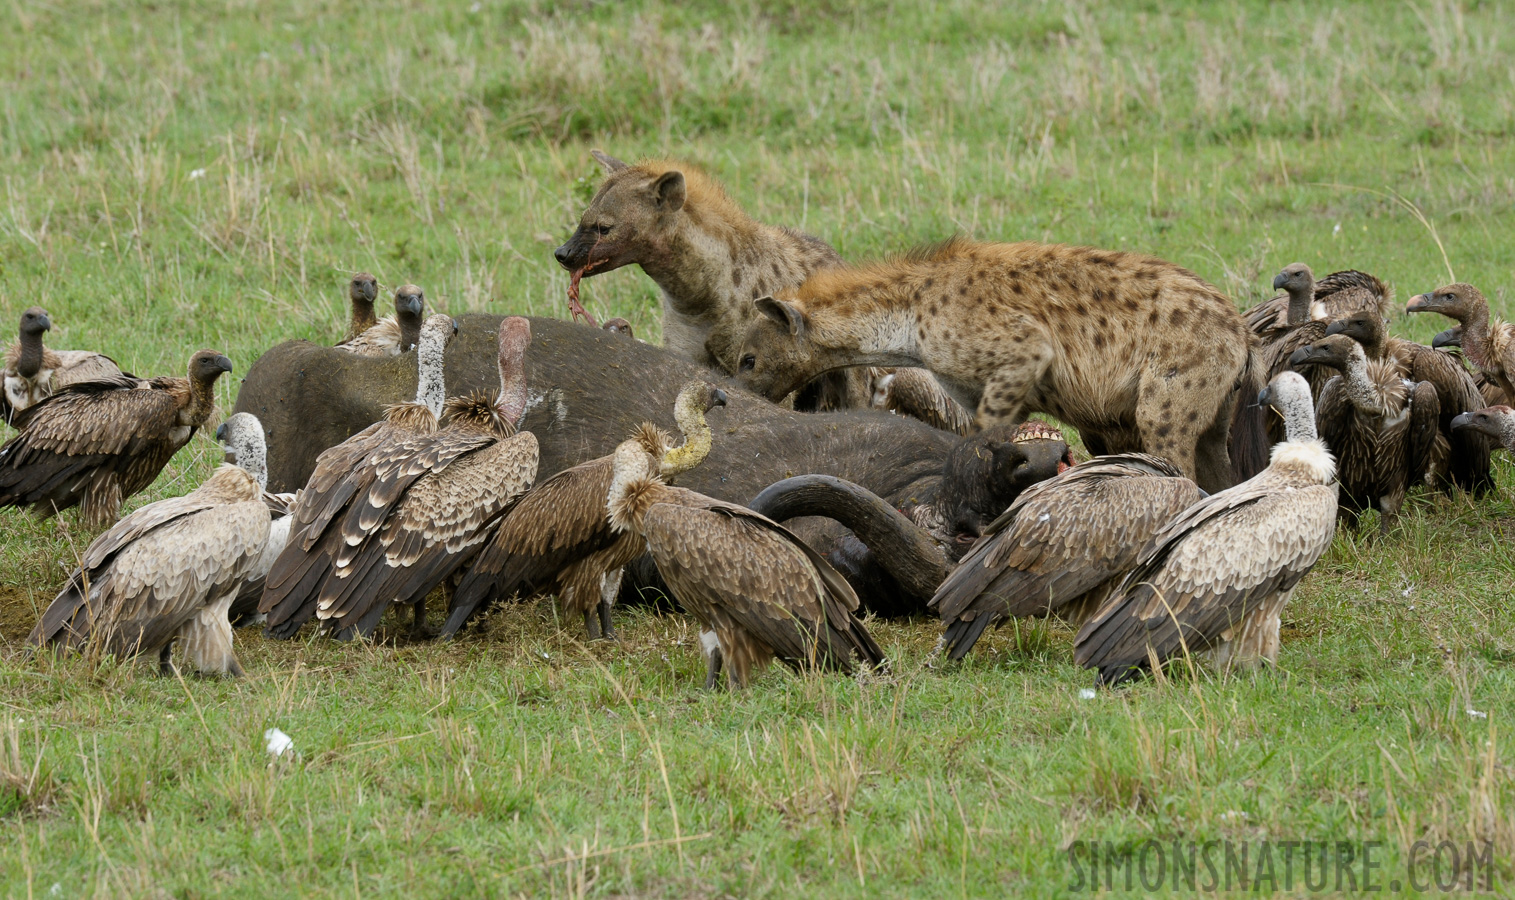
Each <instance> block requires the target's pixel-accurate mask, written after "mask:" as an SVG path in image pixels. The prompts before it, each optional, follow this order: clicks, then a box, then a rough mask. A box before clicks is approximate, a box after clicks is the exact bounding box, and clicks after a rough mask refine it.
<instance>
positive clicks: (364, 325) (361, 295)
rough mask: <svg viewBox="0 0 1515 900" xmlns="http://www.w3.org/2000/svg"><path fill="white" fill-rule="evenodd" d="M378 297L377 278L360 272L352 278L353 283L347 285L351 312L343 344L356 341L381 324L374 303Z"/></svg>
mask: <svg viewBox="0 0 1515 900" xmlns="http://www.w3.org/2000/svg"><path fill="white" fill-rule="evenodd" d="M378 296H379V280H378V279H377V278H374V277H373V276H372V275H370V274H368V273H367V272H359V273H358V274H356V275H354V276H353V277H352V282H351V283H349V284H348V285H347V299H348V301H349V304H350V310H351V311H350V313H349V316H348V320H347V334H346V335H344V336H343V338H342V343H344V344H345V343H347V342H348V341H352V340H356V339H357V337H358V335H360V334H362V333H363V332H365V331H367V330H368V329H370V328H372V327H374V326H375V325H377V324H379V319H378V317H377V316H375V315H374V311H373V303H374V300H376V299H378ZM338 346H341V345H340V344H339V345H338Z"/></svg>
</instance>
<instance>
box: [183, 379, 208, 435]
mask: <svg viewBox="0 0 1515 900" xmlns="http://www.w3.org/2000/svg"><path fill="white" fill-rule="evenodd" d="M214 385H215V379H207V378H201V377H199V376H197V375H190V376H189V404H188V405H187V406H185V407H184V411H183V412H181V413H179V421H180V422H181V423H183V424H186V425H195V426H200V425H204V424H205V422H206V420H208V419H209V418H210V414H211V412H213V411H214V410H215V408H216V394H215V390H214V387H213V386H214Z"/></svg>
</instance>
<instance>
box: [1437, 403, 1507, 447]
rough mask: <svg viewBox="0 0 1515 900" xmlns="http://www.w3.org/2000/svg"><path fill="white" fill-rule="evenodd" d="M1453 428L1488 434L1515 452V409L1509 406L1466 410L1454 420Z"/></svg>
mask: <svg viewBox="0 0 1515 900" xmlns="http://www.w3.org/2000/svg"><path fill="white" fill-rule="evenodd" d="M1452 430H1453V431H1468V430H1471V431H1477V432H1479V433H1480V434H1486V435H1488V436H1489V437H1491V438H1493V439H1494V440H1496V441H1498V442H1499V444H1500V446H1502V447H1504V448H1505V449H1506V450H1508V451H1510V452H1511V453H1515V409H1511V408H1510V407H1508V406H1489V407H1485V408H1483V409H1478V410H1474V411H1473V412H1465V413H1463V414H1462V415H1460V416H1458V417H1457V418H1455V419H1453V420H1452Z"/></svg>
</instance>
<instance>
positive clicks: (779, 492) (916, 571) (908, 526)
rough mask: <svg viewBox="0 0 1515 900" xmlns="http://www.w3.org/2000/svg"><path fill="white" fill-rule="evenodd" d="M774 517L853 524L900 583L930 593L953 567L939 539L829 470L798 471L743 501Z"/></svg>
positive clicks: (876, 557)
mask: <svg viewBox="0 0 1515 900" xmlns="http://www.w3.org/2000/svg"><path fill="white" fill-rule="evenodd" d="M747 505H748V507H750V508H751V509H752V510H753V511H754V512H757V513H760V514H762V515H765V516H767V517H768V518H770V519H773V520H774V521H776V522H783V521H785V520H787V519H795V518H799V517H800V516H823V517H825V518H828V519H833V520H835V521H837V522H840V523H841V524H842V525H845V526H846V527H847V528H849V529H851V531H852V533H853V534H855V535H857V538H858V540H860V541H862V542H863V543H864V544H866V545H867V547H868V549H869V550H872V551H873V558H874V559H875V560H876V561H877V562H878V564H879V565H880V566H882V567H883V568H884V570H885V571H887V572H888V573H889V574H890V575H892V576H894V580H895V581H898V582H899V583H900V585H902V586H903V587H905V588H906V589H908V590H910V591H911V592H912V593H915V594H917V595H919V596H921V597H930V596H931V595H933V594H935V593H936V589H937V588H938V587H940V586H941V583H942V580H943V579H945V578H946V577H947V573H948V572H949V571H951V568H952V567H951V565H950V564H949V563H948V562H947V558H946V556H945V555H944V554H943V553H942V550H941V548H940V547H939V546H938V545H937V542H936V541H935V540H934V539H932V537H931V535H930V534H928V533H927V532H926V531H925V529H923V528H921V527H920V526H919V525H916V524H915V523H914V522H912V521H910V520H909V519H907V518H905V516H904V514H903V513H901V512H900V511H899V510H897V509H895V508H894V507H893V506H890V505H889V503H888V502H887V501H885V500H884V499H883V498H881V497H879V496H878V495H877V494H874V493H873V492H871V491H869V490H868V489H867V488H864V487H862V486H860V485H856V484H853V483H852V482H850V481H844V480H842V479H840V478H835V477H833V476H830V475H796V476H794V477H793V478H786V479H784V480H783V481H779V482H775V483H773V484H771V485H769V486H768V487H767V489H765V490H764V491H763V492H762V493H760V494H758V495H757V496H756V497H754V498H752V502H751V503H749V504H747Z"/></svg>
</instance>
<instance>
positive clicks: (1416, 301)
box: [1405, 294, 1431, 313]
mask: <svg viewBox="0 0 1515 900" xmlns="http://www.w3.org/2000/svg"><path fill="white" fill-rule="evenodd" d="M1430 303H1431V295H1430V294H1416V295H1415V296H1413V297H1411V298H1410V302H1409V303H1406V304H1405V312H1407V313H1412V312H1424V311H1425V310H1426V309H1428V308H1429V306H1430Z"/></svg>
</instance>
